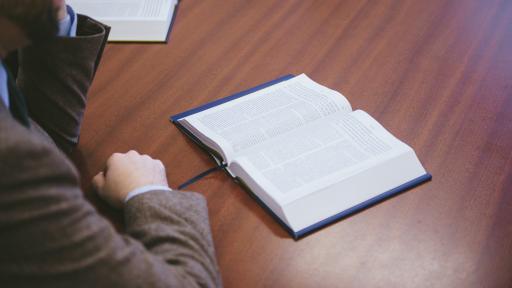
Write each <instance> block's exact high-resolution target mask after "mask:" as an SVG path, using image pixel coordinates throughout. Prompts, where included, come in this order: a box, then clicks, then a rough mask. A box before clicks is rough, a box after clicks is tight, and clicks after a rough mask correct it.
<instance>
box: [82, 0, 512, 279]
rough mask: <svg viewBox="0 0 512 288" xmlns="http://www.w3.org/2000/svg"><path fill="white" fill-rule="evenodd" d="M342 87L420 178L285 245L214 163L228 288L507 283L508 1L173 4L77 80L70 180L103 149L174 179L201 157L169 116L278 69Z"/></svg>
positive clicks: (216, 218)
mask: <svg viewBox="0 0 512 288" xmlns="http://www.w3.org/2000/svg"><path fill="white" fill-rule="evenodd" d="M303 72H304V73H307V74H308V75H309V76H310V77H312V78H313V79H314V80H316V81H318V82H320V83H322V84H324V85H326V86H328V87H331V88H333V89H336V90H338V91H341V92H342V93H343V94H344V95H345V96H347V98H348V99H349V100H350V101H351V103H352V104H353V107H354V108H356V109H357V108H360V109H364V110H365V111H367V112H369V113H370V114H371V115H373V116H374V117H375V118H376V119H377V120H378V121H379V122H381V123H382V124H383V125H384V127H386V128H388V129H389V130H390V131H391V132H392V133H393V134H394V135H396V136H397V137H398V138H399V139H402V140H403V141H405V142H406V143H408V144H410V145H411V146H412V147H413V148H414V149H415V150H416V152H417V154H418V157H419V158H420V159H421V161H422V163H423V164H424V166H425V167H426V168H427V170H428V171H429V172H431V173H432V174H433V177H434V178H433V181H432V182H429V183H427V184H424V185H422V186H420V187H418V188H415V189H413V190H411V191H409V192H406V193H404V194H401V195H399V196H397V197H394V198H392V199H390V200H387V201H385V202H383V203H381V204H378V205H376V206H374V207H372V208H370V209H367V210H366V211H363V212H361V213H358V214H356V215H354V216H352V217H349V218H347V219H344V220H342V221H339V222H337V223H335V224H333V225H331V226H329V227H327V228H325V229H323V230H321V231H319V232H316V233H314V234H312V235H310V236H308V237H306V238H304V239H302V240H300V241H297V242H296V241H293V240H292V239H291V238H290V237H289V236H288V235H287V234H286V233H285V231H284V230H283V229H282V228H281V227H280V226H279V225H278V224H277V223H276V222H275V221H274V220H273V219H272V218H271V217H270V216H269V215H268V214H267V213H266V212H264V210H263V209H262V208H260V207H259V206H258V205H257V204H256V202H255V201H254V200H252V199H251V198H250V197H249V196H248V194H246V193H245V192H244V191H243V190H242V189H241V188H240V187H238V186H237V185H235V184H234V183H233V181H231V180H230V179H228V177H226V175H224V174H223V173H218V174H215V175H212V176H210V177H208V178H206V179H204V180H202V181H201V182H198V183H197V184H194V185H192V186H191V187H190V189H192V190H195V191H199V192H201V193H202V194H203V195H205V196H206V197H207V198H208V206H209V213H210V219H211V227H212V232H213V238H214V240H215V246H216V249H217V256H218V261H219V264H220V269H221V272H222V274H223V279H224V283H225V286H226V287H511V286H512V2H511V1H508V0H502V1H495V0H480V1H477V0H475V1H469V0H468V1H462V0H461V1H454V0H443V1H440V0H429V1H419V0H418V1H392V0H389V1H358V0H353V1H341V0H340V1H336V0H325V1H312V0H311V1H309V0H308V1H305V0H295V1H291V0H290V1H289V0H251V1H249V0H222V1H214V0H195V1H194V0H185V1H182V3H181V4H180V7H179V12H178V17H177V19H176V23H175V26H174V30H173V31H172V34H171V38H170V42H169V43H168V44H166V45H163V44H162V45H158V44H157V45H136V44H128V45H126V44H123V45H110V46H109V47H108V48H107V50H106V52H105V55H104V58H103V61H102V66H101V68H100V70H99V71H98V74H97V76H96V80H95V83H94V85H93V87H92V89H91V91H90V98H89V106H88V109H87V111H86V115H85V123H84V125H83V133H82V137H81V142H80V147H79V148H80V150H79V151H78V152H77V153H76V154H75V155H74V158H75V160H76V162H77V164H78V166H79V168H80V170H81V171H82V173H83V181H84V184H83V186H84V189H85V190H86V195H87V196H88V197H90V198H91V199H92V200H93V201H94V202H95V203H96V205H97V206H98V207H99V209H100V211H101V212H102V213H104V214H105V215H107V217H109V218H110V219H112V220H113V223H115V224H116V225H117V226H118V227H120V226H121V224H122V223H121V220H120V217H119V215H118V214H116V213H115V212H112V210H110V209H108V208H107V207H105V206H104V205H103V204H101V203H100V202H99V201H97V200H96V199H95V198H94V195H92V191H91V189H90V185H89V181H90V179H91V177H92V176H93V175H94V174H95V173H96V172H97V171H99V170H100V169H101V168H102V167H103V163H104V161H105V160H106V159H107V158H108V156H109V155H110V154H111V153H113V152H126V151H128V150H129V149H136V150H139V151H140V152H142V153H147V154H150V155H151V156H153V157H155V158H160V159H161V160H162V161H163V162H164V163H165V164H166V166H167V169H168V177H169V180H170V184H171V186H173V187H176V186H177V185H178V184H180V183H182V182H184V181H185V180H187V179H188V178H190V177H191V176H194V175H195V174H197V173H199V172H202V171H203V170H205V169H207V168H210V167H212V162H211V161H210V159H209V158H208V157H207V156H206V155H205V154H204V153H203V152H202V151H201V150H200V149H198V148H197V147H196V146H195V145H193V143H192V142H191V141H189V140H188V139H186V138H185V137H184V136H183V135H182V134H181V133H180V132H178V130H177V129H176V128H175V127H174V126H172V125H171V124H170V123H169V121H168V116H169V115H171V114H175V113H177V112H182V111H184V110H186V109H189V108H191V107H194V106H197V105H199V104H202V103H205V102H208V101H211V100H214V99H218V98H221V97H223V96H227V95H230V94H232V93H234V92H237V91H240V90H244V89H247V88H250V87H252V86H255V85H257V84H259V83H262V82H266V81H268V80H272V79H274V78H277V77H278V76H281V75H284V74H288V73H294V74H299V73H303Z"/></svg>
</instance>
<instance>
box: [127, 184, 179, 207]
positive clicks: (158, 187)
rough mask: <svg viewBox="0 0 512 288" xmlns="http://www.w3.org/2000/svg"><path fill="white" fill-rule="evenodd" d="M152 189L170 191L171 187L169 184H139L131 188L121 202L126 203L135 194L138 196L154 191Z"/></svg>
mask: <svg viewBox="0 0 512 288" xmlns="http://www.w3.org/2000/svg"><path fill="white" fill-rule="evenodd" d="M154 191H172V189H171V188H169V186H164V185H145V186H141V187H138V188H136V189H133V190H131V191H130V192H129V193H128V194H126V196H125V197H124V201H123V202H124V203H127V202H128V201H129V200H130V199H132V198H134V197H136V196H139V195H142V194H145V193H149V192H154Z"/></svg>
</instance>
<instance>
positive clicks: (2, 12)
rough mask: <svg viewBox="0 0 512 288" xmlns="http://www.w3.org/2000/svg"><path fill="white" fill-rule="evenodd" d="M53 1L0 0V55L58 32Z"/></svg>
mask: <svg viewBox="0 0 512 288" xmlns="http://www.w3.org/2000/svg"><path fill="white" fill-rule="evenodd" d="M57 29H58V22H57V11H56V8H55V5H54V1H53V0H0V58H3V57H5V56H6V54H7V53H9V52H11V51H13V50H16V49H19V48H21V47H23V46H25V45H27V44H29V43H31V42H32V43H34V42H39V41H42V40H45V39H48V38H52V37H54V36H55V35H56V34H57Z"/></svg>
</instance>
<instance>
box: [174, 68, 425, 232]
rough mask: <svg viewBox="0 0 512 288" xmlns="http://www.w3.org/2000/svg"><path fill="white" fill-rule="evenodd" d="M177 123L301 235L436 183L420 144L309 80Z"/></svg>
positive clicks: (254, 92)
mask: <svg viewBox="0 0 512 288" xmlns="http://www.w3.org/2000/svg"><path fill="white" fill-rule="evenodd" d="M242 96H243V97H242ZM171 120H172V121H173V123H175V124H176V125H177V127H178V128H180V129H181V130H182V131H184V132H185V133H186V134H187V135H188V136H190V137H191V138H192V139H194V141H196V142H197V143H198V144H199V145H201V146H202V147H203V148H205V149H206V150H207V151H208V152H209V153H211V155H212V156H213V157H214V158H215V159H217V161H218V164H225V165H226V166H227V168H226V169H227V171H228V172H229V174H230V175H231V176H232V177H234V178H235V179H237V181H239V182H240V183H241V184H243V185H244V186H245V187H246V188H248V190H249V191H250V192H252V193H253V194H254V196H255V198H256V199H257V200H258V201H259V202H260V204H262V205H263V206H264V207H265V208H267V209H268V210H269V211H270V212H271V213H272V215H273V216H275V217H276V218H277V219H278V221H279V222H280V223H281V224H282V225H283V226H284V227H285V228H286V230H288V231H289V232H290V233H291V234H292V236H293V237H294V238H298V237H300V236H303V235H305V234H307V233H309V232H311V231H313V230H315V229H317V228H320V227H322V226H324V225H326V224H329V223H331V222H333V221H335V220H338V219H340V218H342V217H345V216H347V215H349V214H351V213H354V212H356V211H359V210H361V209H364V208H366V207H368V206H369V205H372V204H375V203H376V202H379V201H381V200H382V199H384V198H386V197H390V196H392V195H394V194H397V193H399V192H402V191H404V190H406V189H409V188H411V187H413V186H415V185H417V184H419V183H422V182H424V181H427V180H430V179H431V176H430V174H428V173H427V172H426V171H425V169H424V168H423V166H422V165H421V163H420V161H419V160H418V158H417V157H416V154H415V152H414V150H413V149H412V148H411V147H409V146H408V145H406V144H405V143H403V142H401V141H400V140H398V139H397V138H395V137H394V136H393V135H391V134H390V133H389V132H388V131H387V130H386V129H384V127H382V126H381V125H380V124H379V123H378V122H377V121H376V120H375V119H373V118H372V117H371V116H370V115H368V114H367V113H366V112H364V111H361V110H355V111H353V110H352V107H351V105H350V103H349V102H348V101H347V99H346V98H345V97H344V96H343V95H341V94H340V93H338V92H336V91H334V90H331V89H329V88H327V87H324V86H322V85H320V84H318V83H316V82H314V81H313V80H311V79H310V78H308V77H307V76H306V75H304V74H302V75H300V76H296V77H293V76H289V77H286V78H282V79H278V80H276V81H273V82H270V83H267V84H264V85H262V86H260V87H256V88H253V89H251V90H248V91H245V92H242V93H240V94H237V95H233V96H230V97H227V98H224V99H221V100H217V101H215V102H212V103H209V104H206V105H204V106H202V107H199V108H196V109H193V110H190V111H187V112H184V113H181V114H178V115H175V116H172V117H171Z"/></svg>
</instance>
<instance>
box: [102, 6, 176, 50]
mask: <svg viewBox="0 0 512 288" xmlns="http://www.w3.org/2000/svg"><path fill="white" fill-rule="evenodd" d="M180 2H181V1H178V2H176V5H174V11H173V15H172V18H171V21H170V23H169V27H168V29H167V33H165V38H164V39H151V40H140V39H139V40H136V39H125V40H110V39H108V43H109V44H126V43H132V44H137V43H140V44H159V43H162V44H164V43H169V41H170V39H171V34H172V30H173V28H174V22H175V20H176V17H177V15H178V8H179V4H180Z"/></svg>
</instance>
